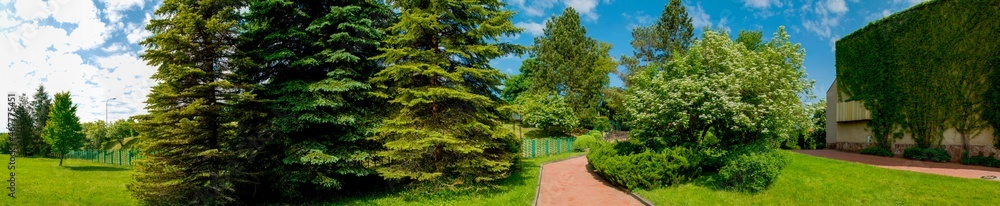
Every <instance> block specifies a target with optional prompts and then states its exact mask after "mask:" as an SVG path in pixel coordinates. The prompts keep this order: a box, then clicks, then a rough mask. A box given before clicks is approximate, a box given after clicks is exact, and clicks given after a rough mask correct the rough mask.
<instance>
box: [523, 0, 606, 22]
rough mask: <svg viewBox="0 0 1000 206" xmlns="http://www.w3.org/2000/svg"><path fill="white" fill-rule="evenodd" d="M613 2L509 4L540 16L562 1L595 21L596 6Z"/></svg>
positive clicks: (532, 1)
mask: <svg viewBox="0 0 1000 206" xmlns="http://www.w3.org/2000/svg"><path fill="white" fill-rule="evenodd" d="M613 2H614V1H613V0H511V1H509V4H510V5H513V6H517V7H518V8H519V9H520V10H521V11H524V14H527V15H528V16H531V17H540V16H544V15H545V14H546V11H548V10H549V9H551V8H553V7H555V6H556V5H557V4H558V3H562V4H563V5H565V6H566V7H573V9H574V10H576V11H577V12H579V13H580V16H583V17H584V18H585V19H586V20H589V21H597V19H598V17H600V15H598V14H597V11H596V10H597V6H598V5H599V4H602V3H603V4H611V3H613ZM563 8H565V7H563ZM560 11H561V9H560Z"/></svg>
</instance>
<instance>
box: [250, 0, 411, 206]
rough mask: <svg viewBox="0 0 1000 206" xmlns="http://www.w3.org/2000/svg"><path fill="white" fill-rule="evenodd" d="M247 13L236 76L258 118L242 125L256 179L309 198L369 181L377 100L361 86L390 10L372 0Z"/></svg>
mask: <svg viewBox="0 0 1000 206" xmlns="http://www.w3.org/2000/svg"><path fill="white" fill-rule="evenodd" d="M248 11H249V13H248V14H247V17H246V19H247V24H246V25H245V28H246V29H245V33H243V34H242V35H241V37H242V38H241V39H243V41H242V42H241V46H240V50H241V51H244V53H243V55H241V56H244V57H245V58H246V59H247V60H249V61H248V62H247V63H248V64H247V66H246V67H244V68H241V69H240V71H239V72H238V73H239V74H240V75H239V76H242V77H246V78H245V79H243V82H244V83H246V84H248V85H253V86H254V88H255V89H254V90H253V94H254V97H255V100H254V101H250V102H247V103H246V104H243V107H244V108H246V110H244V111H248V112H252V113H253V114H258V115H249V117H250V118H249V119H247V120H246V121H242V122H241V126H243V127H244V129H243V131H244V132H246V136H258V137H260V138H256V139H257V140H260V141H261V143H262V144H263V145H266V146H264V147H262V149H261V150H260V151H259V153H258V154H257V155H256V156H257V157H260V159H259V160H258V161H259V162H260V164H261V165H264V166H262V167H260V168H263V169H264V170H265V171H260V174H262V176H261V177H259V178H262V179H265V180H264V182H271V183H274V184H273V185H265V186H269V187H273V188H270V189H273V190H277V191H278V192H281V193H283V194H284V195H285V196H286V197H296V196H300V195H304V196H307V197H309V196H313V197H315V196H317V195H321V194H324V193H323V191H328V190H332V189H340V188H341V187H342V186H344V185H345V184H347V183H349V181H351V180H352V178H353V179H357V177H358V176H368V175H371V174H374V173H375V172H374V171H373V170H372V168H370V167H366V165H365V164H369V165H370V163H371V162H374V152H375V150H376V149H377V148H379V147H380V144H377V142H375V141H372V140H369V139H366V138H367V137H368V136H370V135H371V133H373V130H374V128H375V125H376V124H377V123H379V121H378V120H380V118H378V117H379V116H382V115H383V114H381V113H380V112H379V111H381V110H382V109H383V108H384V107H385V103H384V102H385V101H384V100H381V99H376V98H375V97H374V96H372V95H371V92H370V89H371V86H370V85H369V82H368V80H369V79H370V78H371V77H372V76H373V75H374V74H375V73H376V72H378V71H380V70H381V69H382V65H381V64H380V63H379V62H378V61H376V60H373V59H371V57H373V56H375V55H378V54H381V52H380V51H379V50H378V48H379V46H380V42H381V41H382V40H383V39H384V36H385V35H384V31H383V29H385V28H386V27H388V26H389V25H390V24H391V22H390V21H391V20H392V19H393V17H394V14H393V13H392V10H390V9H389V7H388V5H385V4H384V3H382V2H381V1H375V0H361V1H342V0H336V1H332V0H325V1H314V0H253V1H250V3H249V10H248ZM258 83H259V84H258ZM380 102H382V103H380ZM268 178H270V179H268ZM354 182H357V181H354ZM326 194H328V193H326Z"/></svg>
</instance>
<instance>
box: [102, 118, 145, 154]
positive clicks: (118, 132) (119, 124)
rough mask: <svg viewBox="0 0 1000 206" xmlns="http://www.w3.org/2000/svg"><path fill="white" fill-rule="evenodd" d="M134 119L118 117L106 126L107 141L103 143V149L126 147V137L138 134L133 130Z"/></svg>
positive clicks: (127, 146) (127, 145)
mask: <svg viewBox="0 0 1000 206" xmlns="http://www.w3.org/2000/svg"><path fill="white" fill-rule="evenodd" d="M135 124H136V121H135V119H134V118H128V119H119V120H117V121H115V122H113V123H111V125H108V128H107V134H106V135H107V138H105V141H107V142H106V143H105V145H104V148H105V149H128V148H129V144H128V143H127V142H126V140H127V139H129V138H133V137H136V136H138V135H139V134H138V133H137V132H136V131H135Z"/></svg>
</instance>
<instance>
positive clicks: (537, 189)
mask: <svg viewBox="0 0 1000 206" xmlns="http://www.w3.org/2000/svg"><path fill="white" fill-rule="evenodd" d="M581 156H587V153H586V152H584V153H583V154H580V155H576V156H570V157H567V158H566V159H561V160H556V161H551V162H546V163H542V164H541V165H538V183H535V203H532V204H531V205H533V206H538V194H539V193H541V192H542V170H544V169H545V165H547V164H551V163H557V162H562V161H566V160H570V159H573V158H577V157H581Z"/></svg>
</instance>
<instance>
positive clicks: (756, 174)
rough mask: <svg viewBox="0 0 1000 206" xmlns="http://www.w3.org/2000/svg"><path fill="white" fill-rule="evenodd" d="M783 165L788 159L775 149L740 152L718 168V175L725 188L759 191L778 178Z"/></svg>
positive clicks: (786, 163)
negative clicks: (747, 152)
mask: <svg viewBox="0 0 1000 206" xmlns="http://www.w3.org/2000/svg"><path fill="white" fill-rule="evenodd" d="M785 165H788V160H787V159H786V158H785V157H784V156H782V155H781V153H778V152H777V151H775V150H767V151H761V152H757V153H749V154H741V155H739V156H737V157H736V158H735V159H733V160H731V161H730V162H729V164H726V166H724V167H722V169H720V170H719V177H720V179H721V180H722V182H721V183H722V184H723V186H724V187H726V188H729V189H733V190H737V191H743V192H760V191H763V190H764V189H767V188H768V187H770V186H771V184H772V183H774V181H776V180H777V179H778V175H779V174H781V169H782V168H784V167H785Z"/></svg>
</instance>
